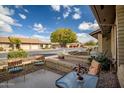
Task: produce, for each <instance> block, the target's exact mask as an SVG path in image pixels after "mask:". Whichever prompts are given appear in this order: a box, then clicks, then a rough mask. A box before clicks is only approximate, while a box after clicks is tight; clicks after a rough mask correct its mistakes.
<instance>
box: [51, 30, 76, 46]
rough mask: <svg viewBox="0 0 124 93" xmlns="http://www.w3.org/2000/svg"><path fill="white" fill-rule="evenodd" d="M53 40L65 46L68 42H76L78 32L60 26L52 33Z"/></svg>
mask: <svg viewBox="0 0 124 93" xmlns="http://www.w3.org/2000/svg"><path fill="white" fill-rule="evenodd" d="M50 39H51V42H54V43H57V42H58V43H60V45H61V46H62V47H65V46H66V44H67V43H74V42H76V41H77V36H76V33H75V32H73V31H72V30H71V29H68V28H59V29H57V30H56V31H54V32H52V33H51V36H50Z"/></svg>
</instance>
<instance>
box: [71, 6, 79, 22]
mask: <svg viewBox="0 0 124 93" xmlns="http://www.w3.org/2000/svg"><path fill="white" fill-rule="evenodd" d="M74 12H75V13H74V14H73V15H72V18H73V19H75V20H77V19H80V18H81V11H80V9H79V8H76V7H74Z"/></svg>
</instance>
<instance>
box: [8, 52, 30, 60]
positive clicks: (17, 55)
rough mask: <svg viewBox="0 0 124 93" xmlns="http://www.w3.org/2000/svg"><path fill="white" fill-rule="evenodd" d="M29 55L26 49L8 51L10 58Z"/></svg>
mask: <svg viewBox="0 0 124 93" xmlns="http://www.w3.org/2000/svg"><path fill="white" fill-rule="evenodd" d="M27 56H28V54H27V52H26V51H24V50H18V51H10V52H9V53H8V59H12V58H25V57H27Z"/></svg>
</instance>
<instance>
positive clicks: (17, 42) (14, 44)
mask: <svg viewBox="0 0 124 93" xmlns="http://www.w3.org/2000/svg"><path fill="white" fill-rule="evenodd" d="M8 39H9V41H10V47H12V50H14V48H15V47H16V49H20V44H21V40H20V39H18V38H14V37H8Z"/></svg>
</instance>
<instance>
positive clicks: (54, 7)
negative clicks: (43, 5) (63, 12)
mask: <svg viewBox="0 0 124 93" xmlns="http://www.w3.org/2000/svg"><path fill="white" fill-rule="evenodd" d="M51 7H52V9H53V10H54V11H57V12H60V8H61V6H60V5H51Z"/></svg>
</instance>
